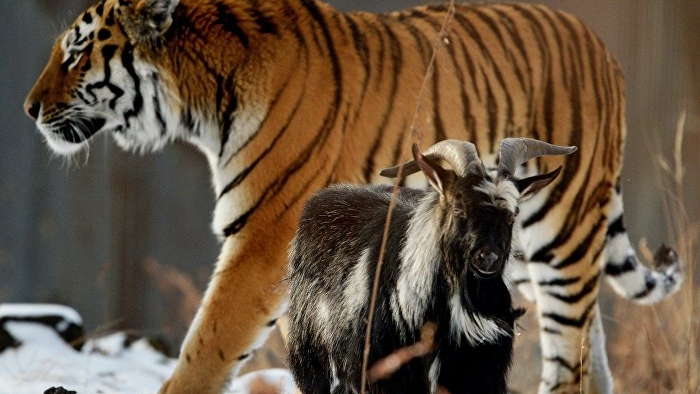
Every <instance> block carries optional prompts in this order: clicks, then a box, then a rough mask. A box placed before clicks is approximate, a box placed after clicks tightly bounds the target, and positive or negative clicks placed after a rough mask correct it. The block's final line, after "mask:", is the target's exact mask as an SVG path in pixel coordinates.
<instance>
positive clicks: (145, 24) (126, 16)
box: [118, 0, 180, 43]
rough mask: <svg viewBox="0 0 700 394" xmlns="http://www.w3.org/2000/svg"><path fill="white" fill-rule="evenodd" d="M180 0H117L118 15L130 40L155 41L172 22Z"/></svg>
mask: <svg viewBox="0 0 700 394" xmlns="http://www.w3.org/2000/svg"><path fill="white" fill-rule="evenodd" d="M178 3H180V0H119V8H118V15H119V18H120V21H121V23H122V25H123V26H124V30H126V33H127V35H128V36H129V39H130V40H131V42H134V43H136V42H145V43H152V42H156V41H157V40H158V39H159V38H161V36H162V35H163V33H165V32H166V31H167V30H168V28H169V27H170V25H171V24H172V22H173V12H174V11H175V7H176V6H177V5H178Z"/></svg>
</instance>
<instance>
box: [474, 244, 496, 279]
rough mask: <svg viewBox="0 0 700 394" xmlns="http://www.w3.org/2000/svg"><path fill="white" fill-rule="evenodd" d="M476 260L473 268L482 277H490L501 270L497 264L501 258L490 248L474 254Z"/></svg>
mask: <svg viewBox="0 0 700 394" xmlns="http://www.w3.org/2000/svg"><path fill="white" fill-rule="evenodd" d="M476 260H477V261H476V264H475V265H474V268H476V269H477V271H479V273H481V274H482V275H486V276H491V275H494V274H496V273H498V271H499V270H500V269H501V265H500V264H499V262H500V260H501V256H500V255H499V254H498V253H497V252H495V251H494V250H493V249H492V248H489V247H485V248H482V249H481V250H479V251H478V252H477V254H476Z"/></svg>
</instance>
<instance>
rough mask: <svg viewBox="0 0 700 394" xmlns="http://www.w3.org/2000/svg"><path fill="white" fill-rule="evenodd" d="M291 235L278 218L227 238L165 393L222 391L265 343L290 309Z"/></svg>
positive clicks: (164, 390) (291, 229)
mask: <svg viewBox="0 0 700 394" xmlns="http://www.w3.org/2000/svg"><path fill="white" fill-rule="evenodd" d="M286 216H293V215H286ZM252 225H253V224H252V223H249V224H248V226H252ZM262 229H264V230H262ZM292 236H293V227H292V226H290V225H286V223H284V222H279V221H278V222H276V223H274V224H270V225H259V226H257V229H248V228H247V227H246V228H245V229H244V230H242V231H241V232H240V233H238V234H237V235H236V236H235V237H229V238H228V239H226V241H225V242H224V244H223V248H222V252H221V255H220V256H219V261H218V263H217V266H216V270H215V271H214V274H213V276H212V279H211V281H210V283H209V286H208V288H207V291H206V293H205V295H204V298H203V301H202V304H201V306H200V308H199V310H198V311H197V315H196V316H195V318H194V321H193V322H192V324H191V325H190V328H189V331H188V333H187V336H186V337H185V341H184V343H183V345H182V348H181V350H180V356H179V359H178V362H177V366H176V368H175V371H174V373H173V375H172V377H171V378H170V379H169V380H168V381H167V382H166V383H165V384H164V385H163V387H162V388H161V391H160V393H161V394H186V393H187V394H191V393H197V394H213V393H220V392H221V391H222V389H223V388H224V386H225V385H226V383H227V380H228V379H229V378H230V377H231V376H233V374H235V373H237V372H238V370H239V369H240V367H241V365H242V363H243V362H245V361H246V360H247V359H248V358H250V356H251V355H252V352H253V351H254V350H255V349H256V348H258V347H260V346H262V344H263V342H264V341H265V339H266V338H267V336H268V335H269V333H270V332H271V331H272V329H273V328H274V325H275V321H276V319H277V318H278V317H279V316H280V315H281V314H282V313H283V312H284V309H285V308H286V301H287V289H286V285H285V283H284V276H285V275H286V264H287V259H286V252H287V246H288V245H289V242H290V241H291V238H292Z"/></svg>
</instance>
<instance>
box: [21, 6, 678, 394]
mask: <svg viewBox="0 0 700 394" xmlns="http://www.w3.org/2000/svg"><path fill="white" fill-rule="evenodd" d="M448 14H449V12H448V7H447V6H430V7H423V8H415V9H410V10H407V11H404V12H399V13H392V14H386V15H377V14H369V13H352V14H343V13H339V12H336V11H334V10H333V9H331V8H330V7H328V6H326V5H325V4H323V3H319V2H316V1H314V0H181V1H179V2H178V1H176V0H106V1H104V2H102V3H99V4H98V5H96V6H94V7H92V8H90V9H89V10H87V11H86V12H85V13H84V14H83V16H82V17H80V18H78V20H77V21H76V22H75V24H74V25H73V26H72V27H71V28H70V29H69V30H67V32H66V33H64V34H63V35H62V36H61V37H59V40H58V42H57V44H56V46H55V47H54V50H53V53H52V56H51V59H50V61H49V64H48V65H47V68H46V70H45V71H44V73H43V74H42V76H41V77H40V78H39V80H38V82H37V84H36V85H35V87H34V88H33V90H32V91H31V92H30V94H29V96H28V98H27V101H26V104H25V110H26V111H27V113H28V114H29V116H30V117H32V118H35V119H37V125H38V127H39V129H40V130H41V131H42V133H43V134H44V136H45V137H46V140H47V142H48V143H49V145H50V146H51V147H52V148H53V149H54V150H55V151H57V152H59V153H63V154H71V153H73V152H75V151H76V150H78V149H80V148H81V147H83V146H84V145H85V143H86V141H87V140H88V139H89V137H90V136H91V135H93V134H95V133H97V132H100V131H107V132H109V133H111V134H112V135H113V136H114V137H115V139H116V140H117V142H118V143H119V144H120V145H121V146H123V147H124V148H126V149H133V150H142V151H143V150H150V149H157V148H159V147H161V146H163V145H164V144H165V143H166V142H168V141H170V140H174V139H181V140H185V141H188V142H191V143H192V144H194V145H196V146H198V147H199V148H200V149H201V150H202V152H203V153H204V154H205V155H206V156H207V158H208V161H209V164H210V167H211V169H212V175H213V183H214V187H215V192H216V194H217V203H216V208H215V212H214V222H213V227H214V231H215V233H216V234H217V235H218V236H219V237H221V239H222V243H223V245H222V251H221V254H220V257H219V261H218V262H217V266H216V269H215V271H214V274H213V277H212V279H211V282H210V284H209V286H208V288H207V291H206V293H205V296H204V299H203V302H202V305H201V307H200V309H199V311H198V313H197V315H196V317H195V319H194V321H193V323H192V326H191V327H190V330H189V332H188V335H187V337H186V339H185V342H184V344H183V347H182V349H181V354H180V359H179V362H178V366H177V368H176V371H175V372H174V375H173V376H172V378H171V379H170V380H169V381H168V382H167V383H166V384H165V386H164V387H163V390H162V392H163V393H188V392H198V393H215V392H218V391H220V390H221V388H222V386H223V385H224V383H225V381H226V379H227V378H228V376H229V374H230V372H231V370H232V369H233V370H234V372H235V371H237V369H238V367H239V366H240V364H241V362H242V361H243V360H245V359H246V358H248V357H249V356H250V354H251V351H252V350H253V349H255V348H256V347H258V346H260V344H261V342H262V340H264V338H265V337H266V335H267V333H268V332H269V331H270V330H271V328H272V326H273V325H274V322H275V320H276V319H277V318H278V317H279V316H280V314H282V313H283V312H284V308H285V302H286V289H285V288H284V282H283V278H284V275H285V272H286V267H285V265H286V251H287V246H288V244H289V241H290V240H291V238H292V235H293V232H294V227H295V225H296V223H297V220H298V215H299V212H300V209H301V206H302V204H303V203H304V201H305V199H306V198H307V197H308V196H309V195H310V194H311V193H312V192H313V191H315V190H317V189H319V188H320V187H322V186H324V185H327V184H329V183H331V182H336V181H342V182H363V183H364V182H376V181H378V178H377V176H376V175H375V173H376V171H377V169H379V168H383V167H388V166H391V165H393V164H395V163H397V162H399V161H401V160H404V159H406V158H407V156H408V153H409V149H408V146H409V144H410V142H411V141H412V139H413V138H414V136H413V135H412V134H411V132H410V127H411V126H412V125H413V124H414V119H415V120H416V122H415V125H416V127H417V129H418V131H419V133H418V135H419V136H420V139H422V145H424V146H427V145H429V144H432V143H433V142H434V141H437V140H441V139H444V138H456V139H466V140H470V141H472V142H474V143H475V144H476V146H477V148H478V150H479V154H480V156H481V157H482V158H483V159H484V160H485V164H486V165H487V166H493V165H495V162H494V160H495V158H494V155H493V152H494V150H495V149H496V148H497V144H498V142H499V141H500V140H501V139H503V138H504V137H511V136H525V137H532V138H537V139H540V140H545V141H548V142H551V143H554V144H558V145H576V146H578V147H579V152H578V153H577V155H575V156H572V157H571V158H569V159H567V163H566V164H565V166H564V168H565V170H564V172H563V173H562V175H561V176H560V178H559V180H557V181H556V182H555V184H554V185H553V186H552V187H550V188H549V189H548V190H545V191H544V192H543V193H541V194H540V196H539V197H538V198H535V199H533V200H531V201H529V202H527V203H526V204H524V206H523V207H522V211H521V215H520V218H521V222H522V227H523V232H522V234H521V235H520V239H521V245H522V250H521V251H520V253H518V254H517V256H516V257H517V259H516V260H519V261H516V262H515V263H514V264H513V265H514V270H513V271H514V272H513V275H514V277H515V280H516V283H517V284H518V285H519V287H521V288H522V289H523V291H524V292H525V294H527V295H530V296H531V297H532V299H533V300H535V301H536V302H537V313H538V317H539V321H540V325H541V328H542V330H541V341H542V351H543V356H544V359H543V371H542V378H543V380H542V383H541V385H540V392H561V393H568V392H578V390H579V388H580V387H582V384H583V385H584V386H583V387H588V386H587V385H588V384H589V381H590V380H591V379H590V375H589V364H592V368H591V370H592V371H594V372H595V373H594V375H595V376H594V379H593V381H594V384H593V386H594V387H591V390H595V391H598V392H610V391H611V389H612V388H611V387H612V386H611V377H610V374H609V371H608V367H607V359H606V356H605V349H604V339H603V336H602V327H601V325H600V316H599V314H598V307H597V294H598V283H599V278H600V275H601V274H602V272H603V268H604V266H605V267H606V268H605V271H606V272H608V273H609V274H610V275H608V277H609V278H610V279H611V280H612V281H614V282H615V283H616V284H617V285H619V287H620V289H624V291H623V292H626V296H628V297H629V298H637V299H638V301H642V302H646V301H649V302H654V301H657V300H658V299H661V298H663V297H665V296H666V295H668V294H670V293H672V292H673V291H675V289H677V287H678V284H679V283H680V279H681V277H680V274H679V273H678V271H677V269H678V261H677V260H676V258H675V255H673V254H672V253H671V252H669V253H671V255H670V257H669V256H668V255H664V256H660V257H659V261H661V262H667V263H668V268H666V267H662V268H663V269H659V270H657V271H648V270H646V269H645V268H644V267H643V266H640V265H639V264H637V261H636V259H635V256H634V251H633V250H632V249H631V248H630V247H629V239H628V238H627V235H626V233H625V232H624V227H622V226H621V221H620V222H619V223H620V226H617V227H615V226H609V223H610V224H613V223H618V221H617V219H620V220H621V216H622V209H621V200H620V195H619V191H618V190H616V189H615V186H616V184H617V178H618V176H619V172H620V166H621V160H622V151H623V141H624V137H625V121H624V91H623V81H622V76H621V73H620V70H619V68H618V66H617V64H616V63H615V61H614V60H613V59H612V57H611V55H610V54H609V53H608V52H607V50H606V49H605V48H604V46H603V45H602V43H601V42H600V41H599V40H598V38H596V37H595V35H594V34H593V33H592V32H591V31H590V30H589V29H587V28H586V27H585V26H584V25H582V24H581V22H579V21H578V20H576V19H575V18H573V17H571V16H569V15H567V14H564V13H560V12H555V11H552V10H550V9H547V8H544V7H540V6H530V5H518V4H514V5H495V4H491V5H481V6H469V5H458V6H456V10H455V13H454V15H453V16H452V17H451V18H452V20H451V22H450V23H449V25H448V29H447V34H446V35H444V36H442V37H441V36H439V30H440V27H441V25H442V23H443V21H444V20H445V18H446V17H448V16H449V15H448ZM436 42H440V44H439V45H438V46H437V48H438V50H437V52H436V59H435V69H434V73H433V75H432V78H431V79H430V82H429V83H428V85H427V86H426V89H424V90H423V94H422V95H420V97H419V92H421V86H422V81H423V77H424V75H425V74H426V72H427V71H428V64H429V60H430V57H431V55H432V51H433V47H434V44H435V43H436ZM414 115H415V118H414ZM553 165H554V163H550V161H548V159H540V160H538V161H537V162H536V164H535V165H533V166H531V167H528V168H523V172H535V171H538V172H541V171H548V170H551V169H552V168H553ZM611 201H613V202H615V203H616V204H617V205H615V206H616V207H617V208H615V210H614V212H611V211H610V206H611ZM618 206H619V207H618ZM609 227H610V228H615V229H616V230H615V232H614V233H612V232H611V233H610V236H609V237H608V238H610V239H611V240H613V239H614V240H615V241H614V242H609V243H607V244H606V233H607V232H608V228H609ZM613 236H614V237H613ZM606 245H607V246H606ZM605 257H608V261H607V263H606V262H605V261H604V260H605ZM606 264H607V265H606ZM589 332H590V333H591V335H590V337H589V335H588V333H589ZM581 338H584V345H585V346H584V349H585V350H584V351H583V353H582V352H581V341H582V340H581ZM589 340H591V343H590V347H591V349H592V351H593V354H592V357H589V354H588V349H589V346H588V345H589V343H588V342H589ZM515 368H517V366H516V367H515Z"/></svg>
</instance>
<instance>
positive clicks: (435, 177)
mask: <svg viewBox="0 0 700 394" xmlns="http://www.w3.org/2000/svg"><path fill="white" fill-rule="evenodd" d="M411 149H412V151H413V159H414V160H415V162H416V164H418V167H419V168H420V170H421V172H423V174H425V177H426V178H428V182H429V183H430V185H431V186H432V187H433V188H435V190H437V191H438V192H439V193H440V194H444V193H445V192H444V191H445V186H446V182H448V178H449V176H448V174H447V171H445V170H444V169H443V168H442V167H440V166H439V165H437V164H435V163H432V162H431V161H430V160H428V159H426V158H425V156H423V154H421V153H420V150H419V149H418V145H416V144H413V146H412V148H411Z"/></svg>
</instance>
